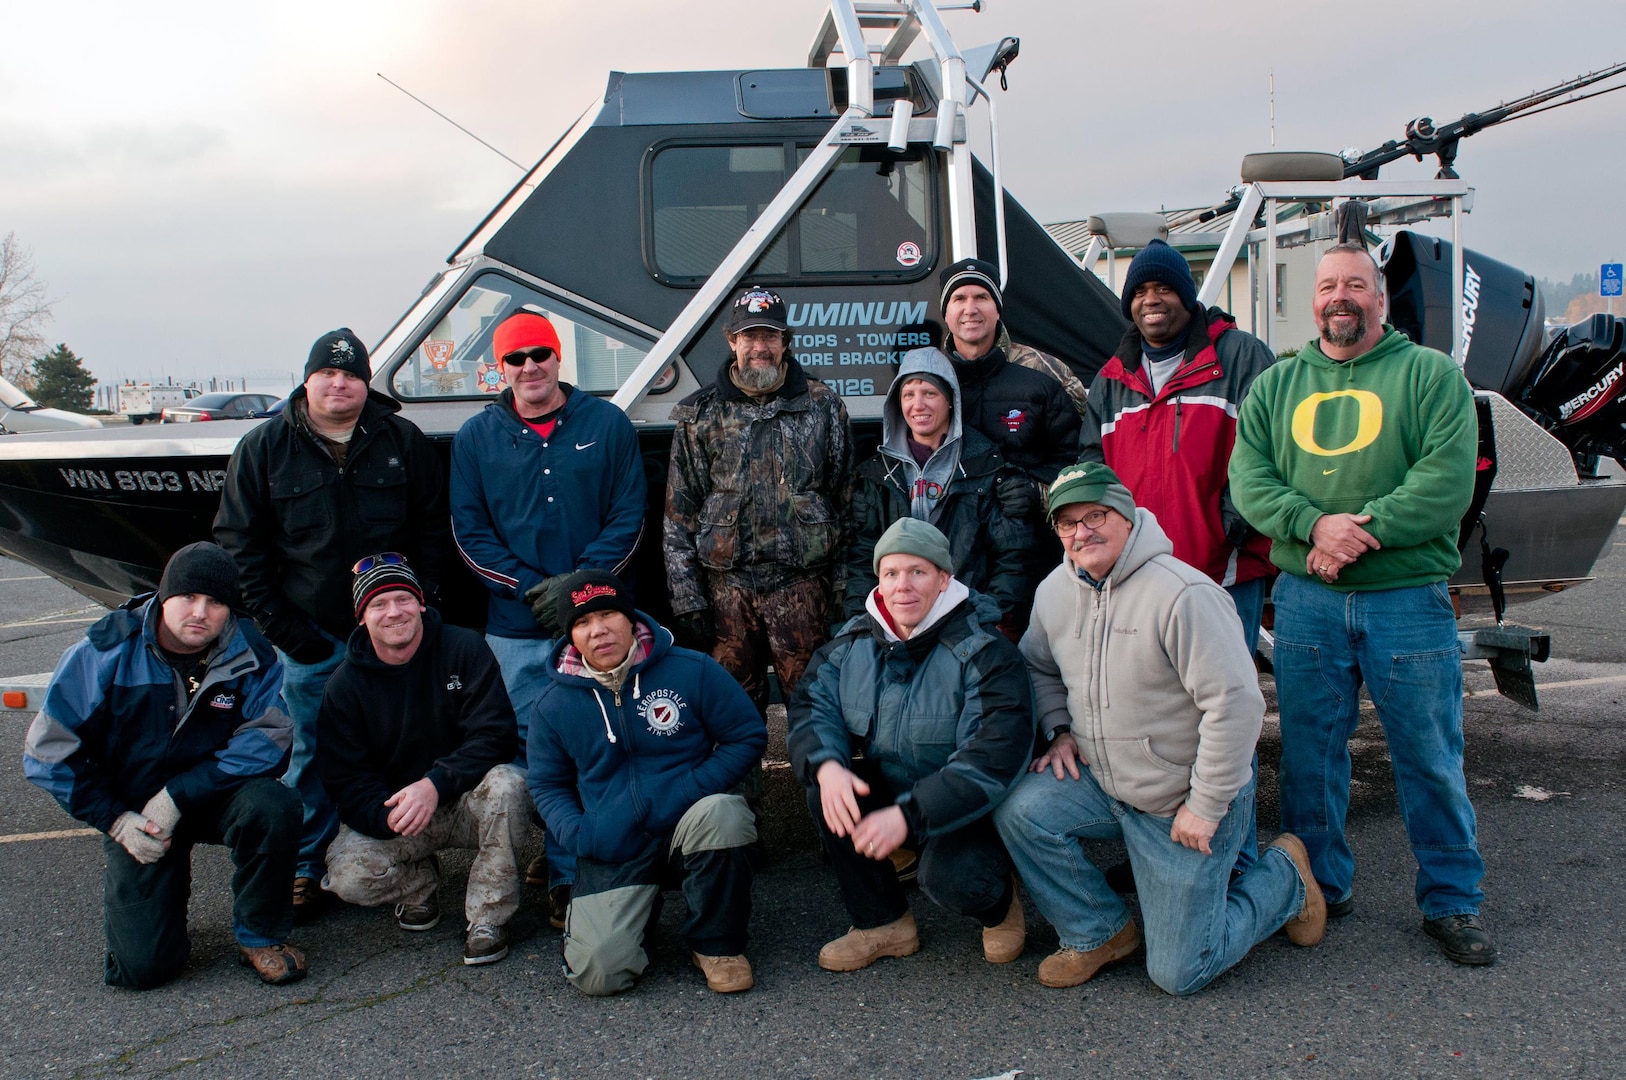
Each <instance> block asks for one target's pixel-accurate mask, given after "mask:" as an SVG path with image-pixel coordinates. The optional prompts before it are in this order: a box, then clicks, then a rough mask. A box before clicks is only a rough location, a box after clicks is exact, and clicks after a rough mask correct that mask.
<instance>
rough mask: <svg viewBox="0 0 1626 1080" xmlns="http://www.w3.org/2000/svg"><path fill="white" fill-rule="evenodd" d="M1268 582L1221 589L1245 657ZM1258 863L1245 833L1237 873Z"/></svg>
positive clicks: (1253, 648)
mask: <svg viewBox="0 0 1626 1080" xmlns="http://www.w3.org/2000/svg"><path fill="white" fill-rule="evenodd" d="M1268 581H1269V579H1268V578H1262V577H1261V578H1254V579H1253V580H1251V581H1244V582H1241V583H1240V584H1237V585H1227V586H1225V591H1226V592H1227V593H1230V594H1231V603H1233V604H1235V605H1236V614H1237V617H1238V618H1240V619H1241V620H1242V637H1243V640H1245V641H1246V642H1247V643H1248V655H1249V656H1252V655H1253V654H1254V653H1256V652H1258V651H1259V624H1260V623H1261V622H1263V621H1264V618H1265V585H1266V584H1267V583H1268ZM1253 786H1254V788H1255V789H1257V788H1258V787H1259V752H1258V751H1254V755H1253ZM1258 859H1259V832H1258V830H1257V829H1249V830H1248V833H1247V835H1246V836H1244V837H1243V838H1242V850H1241V851H1239V852H1238V853H1237V856H1236V868H1237V870H1239V871H1240V870H1246V869H1247V868H1248V867H1250V866H1252V865H1253V864H1254V863H1255V862H1256V861H1258Z"/></svg>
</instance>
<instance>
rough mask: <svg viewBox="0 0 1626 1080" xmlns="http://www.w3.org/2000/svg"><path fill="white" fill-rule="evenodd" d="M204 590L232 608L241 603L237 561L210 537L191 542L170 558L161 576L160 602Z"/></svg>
mask: <svg viewBox="0 0 1626 1080" xmlns="http://www.w3.org/2000/svg"><path fill="white" fill-rule="evenodd" d="M189 593H192V594H198V593H201V594H202V595H204V596H211V597H214V599H216V600H218V601H220V602H221V603H222V604H225V605H226V606H227V607H230V608H233V609H235V608H237V607H239V606H241V604H242V598H241V597H240V596H239V594H238V591H237V564H236V563H235V562H233V561H232V557H231V556H230V555H228V554H226V549H225V548H223V547H221V546H220V545H219V544H211V543H209V541H207V540H199V541H198V542H197V543H195V544H188V545H186V546H185V547H183V548H182V549H181V550H179V551H177V552H176V553H175V554H173V555H171V556H170V557H169V562H168V564H167V565H165V567H164V576H163V577H161V578H159V579H158V602H159V603H160V604H162V603H163V602H164V601H165V600H168V599H169V598H170V597H172V596H185V595H187V594H189Z"/></svg>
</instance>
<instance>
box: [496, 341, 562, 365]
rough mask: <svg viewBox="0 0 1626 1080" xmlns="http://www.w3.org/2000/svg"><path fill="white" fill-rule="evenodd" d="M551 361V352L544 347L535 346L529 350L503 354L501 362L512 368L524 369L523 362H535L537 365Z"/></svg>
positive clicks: (516, 350)
mask: <svg viewBox="0 0 1626 1080" xmlns="http://www.w3.org/2000/svg"><path fill="white" fill-rule="evenodd" d="M552 359H553V350H552V349H550V348H548V347H547V346H546V345H536V346H533V347H531V348H529V349H515V350H514V351H513V352H511V353H504V354H503V358H502V362H503V363H505V364H511V365H513V366H514V367H524V366H525V361H527V360H535V361H536V362H537V363H538V364H545V363H547V362H548V361H549V360H552Z"/></svg>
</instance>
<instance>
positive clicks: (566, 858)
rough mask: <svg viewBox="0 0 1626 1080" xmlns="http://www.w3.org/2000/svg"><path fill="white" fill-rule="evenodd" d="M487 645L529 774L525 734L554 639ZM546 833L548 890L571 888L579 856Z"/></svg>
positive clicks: (492, 638) (500, 640)
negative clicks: (511, 709)
mask: <svg viewBox="0 0 1626 1080" xmlns="http://www.w3.org/2000/svg"><path fill="white" fill-rule="evenodd" d="M486 644H487V645H489V646H490V647H491V652H492V655H494V656H495V657H496V658H497V667H499V668H500V669H502V684H503V688H504V689H505V690H507V691H508V700H509V701H510V702H511V703H512V704H513V706H514V719H515V720H516V721H518V723H519V757H518V758H517V759H515V762H514V763H515V764H516V765H518V766H519V767H520V770H521V771H529V767H530V766H529V762H528V760H527V758H526V753H525V733H526V732H527V731H528V730H530V726H531V715H532V713H534V712H535V711H536V699H537V698H538V697H539V696H540V695H541V693H542V691H543V690H545V689H547V686H548V681H549V679H550V676H549V675H548V654H549V653H551V652H552V651H553V644H554V642H553V640H552V639H551V638H515V637H499V636H498V635H496V634H487V635H486ZM542 831H543V837H544V839H543V845H544V846H543V855H544V856H546V858H547V861H548V888H550V889H552V888H554V887H555V886H558V885H570V884H572V883H574V882H575V880H576V856H574V855H572V854H571V853H570V852H568V851H565V850H564V848H563V847H562V846H561V845H560V844H559V843H558V842H557V841H556V840H554V838H553V831H552V830H551V829H549V828H548V827H547V825H546V823H544V824H543V826H542Z"/></svg>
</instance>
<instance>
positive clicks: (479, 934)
mask: <svg viewBox="0 0 1626 1080" xmlns="http://www.w3.org/2000/svg"><path fill="white" fill-rule="evenodd" d="M507 955H508V930H507V928H506V927H502V926H491V925H490V924H488V923H476V924H475V925H474V926H471V927H469V936H468V937H466V938H464V939H463V962H464V963H465V964H495V963H496V962H497V961H498V960H501V959H502V958H503V957H505V956H507Z"/></svg>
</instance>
